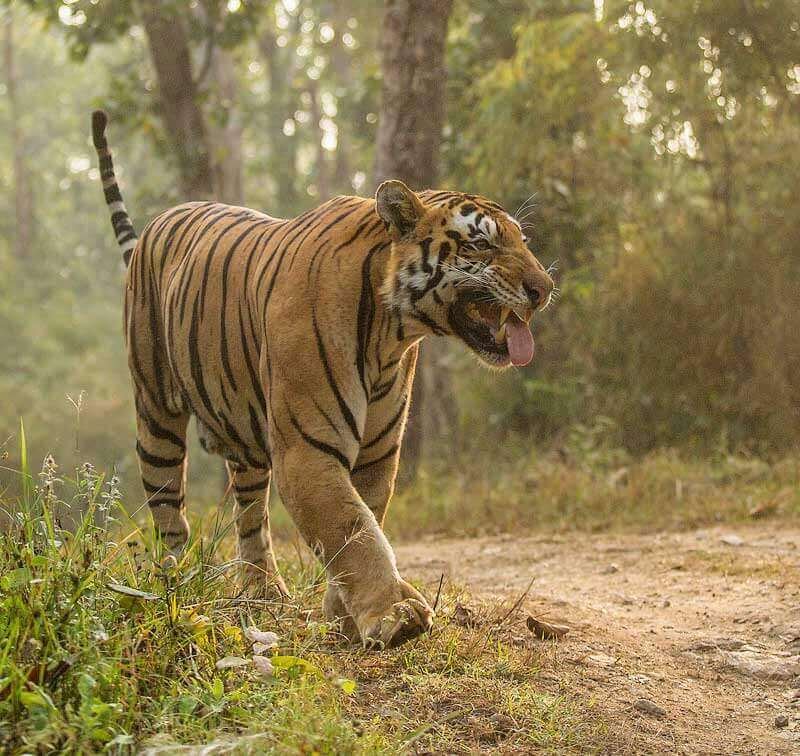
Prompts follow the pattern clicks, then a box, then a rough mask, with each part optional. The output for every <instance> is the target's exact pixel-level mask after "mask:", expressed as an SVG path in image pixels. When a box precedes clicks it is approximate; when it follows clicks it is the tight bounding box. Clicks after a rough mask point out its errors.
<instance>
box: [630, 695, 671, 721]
mask: <svg viewBox="0 0 800 756" xmlns="http://www.w3.org/2000/svg"><path fill="white" fill-rule="evenodd" d="M633 708H634V709H636V710H637V711H641V712H643V713H644V714H649V715H650V716H651V717H658V718H659V719H661V718H662V717H666V716H667V712H666V710H665V709H662V708H661V707H660V706H659V705H658V704H657V703H654V702H653V701H651V700H650V699H649V698H637V699H636V700H635V701H634V702H633Z"/></svg>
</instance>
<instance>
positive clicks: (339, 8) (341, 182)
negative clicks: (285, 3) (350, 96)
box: [331, 3, 353, 194]
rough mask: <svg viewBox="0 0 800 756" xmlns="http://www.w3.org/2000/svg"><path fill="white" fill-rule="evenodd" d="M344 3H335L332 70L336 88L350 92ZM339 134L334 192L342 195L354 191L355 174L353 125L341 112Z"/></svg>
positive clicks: (351, 82) (351, 75) (349, 65)
mask: <svg viewBox="0 0 800 756" xmlns="http://www.w3.org/2000/svg"><path fill="white" fill-rule="evenodd" d="M347 11H348V9H347V8H346V7H345V5H344V3H335V4H334V7H333V17H334V21H335V29H336V37H335V39H334V40H333V41H332V43H331V44H332V47H331V68H332V70H333V74H334V76H335V77H336V86H337V88H341V89H342V90H343V91H345V92H349V91H351V89H352V86H353V69H352V66H351V64H350V60H349V56H348V54H347V49H346V47H345V45H344V42H343V41H342V36H343V34H344V30H345V29H346V28H347V26H346V24H347V18H348V16H349V15H350V14H349V13H348V12H347ZM337 126H338V127H339V133H338V137H337V143H336V158H335V162H334V167H333V191H334V192H339V193H341V194H350V193H351V192H352V191H353V183H352V181H353V173H352V169H351V166H350V144H351V142H350V134H351V129H352V124H351V123H346V122H345V119H344V118H342V115H341V112H340V113H339V115H338V117H337Z"/></svg>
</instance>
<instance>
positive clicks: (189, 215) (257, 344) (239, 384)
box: [125, 197, 382, 467]
mask: <svg viewBox="0 0 800 756" xmlns="http://www.w3.org/2000/svg"><path fill="white" fill-rule="evenodd" d="M365 222H366V223H365ZM381 227H382V224H381V222H380V219H377V218H376V216H375V210H374V202H373V201H372V200H364V199H362V198H357V197H339V198H336V199H334V200H331V201H330V202H328V203H326V204H324V205H322V206H320V207H318V208H315V209H314V210H313V211H310V212H309V213H306V214H304V215H302V216H299V217H298V218H295V219H292V220H282V219H277V218H272V217H270V216H267V215H265V214H263V213H259V212H256V211H253V210H249V209H247V208H241V207H234V206H229V205H223V204H219V203H212V202H192V203H187V204H184V205H179V206H177V207H175V208H172V209H170V210H168V211H166V212H165V213H162V214H161V215H160V216H157V217H156V218H155V219H154V220H153V221H152V222H151V223H150V224H149V225H148V226H147V227H146V228H145V230H144V232H143V233H142V235H141V237H140V239H139V241H138V243H137V245H136V248H135V250H134V252H133V256H132V258H131V261H130V266H129V269H128V282H127V283H128V285H127V292H126V301H125V316H126V322H125V333H126V339H127V345H128V355H129V364H130V368H131V374H132V376H133V378H134V387H135V390H136V393H137V402H142V403H148V404H149V403H152V404H153V405H154V407H153V409H161V408H162V407H166V408H168V409H169V410H170V411H171V412H173V413H175V414H183V413H186V412H188V413H189V414H193V415H195V417H196V418H197V420H198V427H199V429H200V437H201V442H202V443H203V445H204V447H206V449H207V450H208V451H209V452H213V453H218V454H221V455H222V456H223V457H225V458H226V459H228V460H229V461H231V462H234V463H239V464H247V465H251V466H259V467H265V466H268V465H269V451H268V449H269V439H268V436H269V429H268V427H267V421H266V415H267V406H266V405H267V396H268V393H269V384H268V382H266V381H265V375H264V373H265V372H267V371H268V363H269V347H268V346H267V345H268V343H269V342H271V343H272V344H273V345H274V346H273V349H274V350H277V349H278V348H279V347H280V346H284V347H285V348H288V349H289V350H294V351H296V350H298V349H300V350H308V347H309V345H310V344H309V339H310V337H311V335H312V334H311V332H310V330H309V327H312V330H313V324H311V323H308V322H307V321H308V317H307V315H306V316H305V317H304V312H302V311H305V310H307V308H308V304H309V301H310V300H315V301H317V302H318V307H320V308H322V309H325V310H326V312H325V313H324V314H323V315H322V317H323V320H324V322H325V323H326V325H327V327H328V328H329V327H330V323H331V321H334V322H335V321H336V319H337V316H340V315H341V313H342V312H343V309H342V307H341V305H346V304H347V303H346V302H342V292H343V291H346V290H347V288H348V286H349V285H350V284H351V283H354V282H352V281H348V280H347V279H348V272H349V271H351V270H352V269H353V265H354V264H355V269H356V270H357V269H358V268H359V267H360V263H359V262H358V261H354V260H353V258H354V257H358V256H359V254H362V253H363V251H364V247H365V244H366V243H367V242H368V241H369V239H370V233H375V232H376V231H378V230H379V229H380V228H381ZM348 240H349V242H348ZM330 252H334V253H335V254H334V255H333V259H332V260H327V256H328V255H327V253H330ZM341 255H346V256H347V257H348V261H347V262H348V264H347V265H346V266H345V270H344V271H342V269H341V264H340V263H341V259H339V260H336V257H337V256H341ZM331 262H333V263H334V264H333V266H330V263H331ZM336 262H338V263H339V265H337V264H336ZM328 267H333V270H332V271H329V270H326V269H327V268H328ZM312 271H313V272H314V273H315V275H313V276H312V275H311V274H312ZM303 272H304V273H303ZM329 273H333V274H334V275H335V276H336V280H337V281H338V283H339V285H338V286H337V287H335V288H336V297H335V300H336V301H335V302H330V303H328V304H329V305H330V306H326V302H325V299H326V297H325V288H326V282H325V277H326V276H325V274H329ZM355 283H358V284H359V285H358V286H357V287H356V288H354V289H353V291H354V292H357V291H359V290H360V282H355ZM327 286H328V287H329V288H332V287H331V284H330V282H328V284H327ZM273 297H274V298H273ZM345 309H346V307H345ZM354 309H355V308H354ZM287 345H288V346H287ZM314 356H316V355H315V354H314V353H313V352H309V354H308V357H309V358H313V357H314ZM151 451H152V452H153V456H159V455H158V454H157V453H155V450H151ZM165 459H169V457H166V458H165Z"/></svg>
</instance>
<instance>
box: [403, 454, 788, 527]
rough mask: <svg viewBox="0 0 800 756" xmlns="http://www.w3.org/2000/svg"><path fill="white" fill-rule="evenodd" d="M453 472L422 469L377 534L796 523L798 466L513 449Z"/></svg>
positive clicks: (478, 457) (474, 457)
mask: <svg viewBox="0 0 800 756" xmlns="http://www.w3.org/2000/svg"><path fill="white" fill-rule="evenodd" d="M463 459H464V460H465V461H464V463H463V464H462V465H461V466H455V465H450V466H448V467H444V466H442V467H439V468H435V469H423V470H422V471H421V473H420V475H419V476H418V478H417V480H416V481H415V482H414V483H413V484H412V485H410V486H408V487H406V488H404V489H401V490H400V491H399V492H398V494H397V495H396V496H395V498H394V500H393V501H392V504H391V508H390V513H389V521H388V526H387V530H388V531H389V533H390V535H392V536H394V537H399V538H410V537H415V536H417V535H420V534H422V533H425V534H447V535H482V534H492V533H503V532H515V533H516V532H525V531H528V532H530V531H534V530H535V531H542V530H545V531H547V530H549V531H569V530H583V531H592V532H595V531H607V530H631V531H639V532H652V531H657V530H664V529H667V530H683V529H688V528H696V527H704V526H707V525H711V524H714V523H719V522H732V523H735V522H737V521H745V520H748V519H750V518H751V515H750V512H751V511H752V510H753V509H756V508H759V507H760V508H763V509H764V510H765V511H766V513H767V516H770V515H772V514H783V515H797V514H800V461H798V458H797V457H787V458H786V459H784V460H782V461H778V462H775V463H767V462H765V461H763V460H759V459H755V458H749V457H743V456H727V455H726V456H720V457H719V458H718V459H711V460H709V459H697V458H693V457H691V456H687V455H684V454H681V453H679V452H678V451H675V450H662V451H659V452H655V453H653V454H651V455H648V456H646V457H643V458H641V459H630V458H628V457H627V455H625V454H624V453H623V452H621V451H619V450H613V449H612V450H588V451H587V450H578V451H576V450H574V449H570V448H567V450H566V451H565V450H563V449H562V450H559V451H554V452H549V453H542V452H541V451H540V450H538V449H531V448H530V447H526V446H525V445H522V444H520V443H509V444H508V445H507V446H505V447H501V448H498V449H495V450H493V451H492V452H491V453H487V452H486V451H485V450H483V451H482V452H481V451H480V450H478V451H476V452H475V453H465V454H464V455H463Z"/></svg>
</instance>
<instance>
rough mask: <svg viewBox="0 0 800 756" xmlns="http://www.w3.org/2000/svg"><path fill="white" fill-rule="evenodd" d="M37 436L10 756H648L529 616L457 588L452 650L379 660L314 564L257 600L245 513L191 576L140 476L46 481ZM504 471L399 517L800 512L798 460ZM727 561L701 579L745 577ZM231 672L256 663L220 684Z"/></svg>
mask: <svg viewBox="0 0 800 756" xmlns="http://www.w3.org/2000/svg"><path fill="white" fill-rule="evenodd" d="M20 438H21V444H20V453H19V457H18V458H19V460H20V463H21V464H20V467H21V471H20V472H18V473H15V476H16V479H15V481H14V483H13V491H15V492H17V493H15V494H13V495H12V494H10V493H6V494H3V492H2V491H0V509H2V512H1V513H0V751H1V752H4V753H5V752H8V753H45V752H51V751H54V750H55V751H63V752H72V753H91V752H114V753H117V752H118V753H128V752H133V751H137V750H139V749H142V748H149V747H158V748H159V749H160V751H163V752H169V751H170V749H175V748H178V747H179V746H181V745H185V744H209V743H214V744H218V745H220V747H223V746H224V748H225V749H227V752H233V753H262V752H279V753H404V752H424V751H437V752H442V751H444V752H470V751H476V750H486V749H499V750H501V751H505V752H513V751H522V752H530V751H544V752H565V751H580V752H597V751H627V750H631V748H632V746H631V743H630V742H628V741H626V740H625V739H624V738H625V737H627V736H626V735H624V734H618V733H617V734H614V729H613V727H609V724H608V722H607V721H605V720H604V718H603V715H602V714H601V713H600V712H599V711H598V710H597V708H596V706H595V704H594V702H593V701H592V699H591V698H587V696H586V695H585V694H584V693H583V692H582V689H581V686H580V684H579V681H578V682H576V680H574V679H573V677H574V676H571V675H570V674H569V670H566V669H564V668H563V667H562V668H559V665H558V661H557V655H556V654H554V653H551V651H552V649H551V648H550V646H549V645H548V644H541V643H535V642H525V643H520V642H519V639H520V634H521V633H522V634H523V635H524V634H525V633H526V631H525V629H524V624H521V623H522V618H521V617H517V616H515V615H513V614H512V616H511V617H508V618H506V614H507V611H508V606H496V605H482V606H480V605H479V606H476V603H475V602H476V600H475V599H472V598H470V596H469V594H468V593H467V592H465V591H460V592H459V591H458V590H457V588H456V587H454V586H446V588H445V591H444V592H443V594H442V596H441V598H440V601H439V604H438V609H437V615H438V616H437V621H436V624H435V627H434V631H433V633H432V634H431V635H429V636H426V637H423V638H420V639H417V640H415V641H414V642H412V643H409V644H407V645H405V646H403V647H401V648H399V649H393V650H389V651H386V652H383V653H379V654H378V653H365V652H363V651H362V650H361V649H359V648H352V647H350V646H348V645H346V643H345V642H344V640H343V639H342V638H341V637H340V636H339V635H338V633H337V632H336V628H335V627H331V626H330V625H329V624H328V623H326V622H325V620H324V618H323V616H322V614H321V611H320V607H321V603H322V595H323V592H324V580H323V577H322V575H321V573H320V570H319V567H318V566H317V565H316V564H315V562H314V561H313V559H312V558H310V557H309V556H308V554H307V553H306V552H304V551H303V550H302V549H298V550H297V555H296V556H295V557H294V558H292V559H290V560H288V561H285V562H284V563H283V564H282V565H281V567H282V570H283V573H284V575H285V577H286V578H287V582H288V583H289V585H290V589H291V599H289V600H287V601H284V602H282V603H267V602H263V601H252V600H248V599H246V598H245V597H243V596H242V595H241V594H240V591H239V589H238V587H237V584H236V581H235V573H236V568H237V565H236V563H235V560H233V558H232V556H231V555H232V546H233V544H232V540H233V539H232V537H231V535H232V534H231V533H230V531H231V530H232V528H231V522H230V519H229V518H230V515H226V514H225V511H224V509H223V508H221V507H218V508H214V509H211V510H209V511H206V513H205V516H202V515H201V514H200V513H199V512H198V508H195V509H194V517H195V526H196V527H195V535H194V536H193V540H192V541H191V543H190V544H189V546H188V548H187V549H186V550H185V552H184V553H183V555H182V556H181V558H180V560H179V561H176V560H174V559H173V558H170V557H169V556H168V555H167V554H165V552H164V551H163V549H162V548H161V546H160V544H158V543H157V542H153V540H152V538H151V535H150V532H151V531H150V527H149V523H148V522H147V516H146V514H145V513H144V512H143V511H133V512H130V513H129V512H126V510H125V508H124V507H123V505H122V503H121V501H120V499H121V495H120V492H119V481H117V480H116V479H115V478H110V479H107V478H106V477H105V476H103V475H102V474H100V473H98V472H97V471H96V470H95V469H94V468H92V467H91V465H84V466H83V467H81V468H79V469H78V470H75V471H74V473H73V474H72V475H71V476H69V477H67V476H62V475H60V474H59V471H58V469H57V468H56V466H55V463H54V462H52V460H49V459H48V460H46V461H45V464H44V466H43V468H42V470H41V473H38V474H32V473H31V472H30V466H29V462H28V459H27V450H26V448H25V440H24V433H21V434H20ZM493 457H494V460H497V459H499V460H500V461H491V462H490V461H488V460H489V458H488V457H487V456H485V455H480V454H477V453H476V454H475V455H474V456H472V457H470V456H469V454H467V455H466V456H465V457H463V458H464V459H467V462H468V466H467V467H466V468H465V469H464V470H458V469H456V468H448V469H445V468H441V469H437V470H423V471H422V472H421V474H420V476H419V478H418V480H417V481H416V482H415V483H414V484H413V485H411V486H407V487H406V488H405V489H404V490H402V491H401V492H400V493H399V495H398V496H397V497H396V500H395V502H393V506H392V510H391V512H390V517H389V530H390V531H391V532H392V533H393V534H394V535H395V536H396V537H399V538H402V537H407V538H411V537H416V536H418V535H419V534H421V533H427V534H431V535H433V534H440V533H446V534H448V535H454V534H460V533H464V534H477V533H487V532H497V531H504V530H505V531H512V532H521V531H522V532H524V531H528V532H530V531H533V530H543V529H544V530H547V529H550V530H566V529H584V530H602V529H633V530H655V529H660V528H685V527H691V526H696V525H705V524H710V523H715V522H719V521H730V522H735V521H737V520H742V519H745V518H748V517H750V514H749V512H750V511H751V510H752V509H753V508H759V509H760V510H761V511H762V512H764V513H765V516H771V515H773V514H779V515H780V514H784V515H785V514H796V513H797V512H799V511H800V501H799V500H798V480H800V473H799V472H798V463H797V462H796V461H794V460H787V461H784V462H780V463H776V464H771V465H770V464H766V463H764V462H762V461H759V460H754V459H748V458H742V457H720V458H719V459H717V460H714V461H711V462H709V461H707V460H706V461H696V460H691V459H687V458H685V457H682V456H681V455H679V454H678V453H676V452H669V451H666V452H660V453H658V454H653V455H651V456H649V457H646V458H644V459H641V460H631V459H628V458H627V457H626V456H625V455H624V454H622V453H620V452H618V451H616V450H613V449H612V450H607V449H603V448H602V447H598V446H596V445H594V446H593V445H591V444H589V445H588V446H587V445H586V444H584V445H583V446H581V445H580V444H577V445H575V444H573V446H572V447H571V448H567V450H566V451H563V450H562V451H561V452H559V453H551V454H549V455H544V456H540V455H537V454H534V453H533V452H532V451H531V450H529V449H526V448H525V447H523V446H521V445H511V446H510V447H509V448H507V449H503V450H501V453H500V454H498V453H497V452H496V451H495V453H494V454H493ZM6 472H10V471H9V470H7V469H6ZM8 490H9V491H11V490H12V487H11V486H9V488H8ZM226 517H227V518H228V519H225V518H226ZM284 517H285V515H284ZM276 519H277V520H278V525H279V527H278V530H279V531H281V532H283V534H284V535H285V536H286V535H288V534H289V533H290V532H291V531H290V529H289V526H288V523H287V522H286V520H285V519H284V520H283V522H282V523H281V517H280V516H279V517H277V518H276ZM284 551H286V550H284ZM706 561H708V560H704V559H701V558H700V557H698V559H697V565H696V567H697V568H698V569H709V568H713V569H719V570H720V571H723V572H728V571H730V570H732V569H734V567H733V566H732V565H730V564H727V563H724V564H723V563H719V560H717V561H714V560H711V562H709V564H706ZM751 567H752V569H753V570H754V573H753V574H756V575H761V574H763V573H764V569H765V568H764V567H763V566H759V565H752V566H751ZM430 598H432V597H430ZM457 602H462V603H464V602H468V603H470V605H471V606H473V607H475V608H476V611H477V612H478V614H479V616H480V619H481V623H480V625H479V626H478V627H464V626H462V625H461V624H459V622H458V620H457V615H456V614H454V607H455V605H456V603H457ZM254 626H255V627H257V628H259V629H261V630H263V631H271V632H274V633H276V634H277V636H278V642H277V646H276V647H275V648H272V649H270V650H268V651H265V652H263V654H262V655H264V654H265V655H266V656H267V657H268V658H269V659H270V661H271V663H272V666H273V670H272V674H270V675H269V676H265V675H263V674H262V673H261V672H259V670H258V669H256V667H255V666H254V663H253V661H252V660H253V655H254V649H253V647H252V643H251V641H250V640H248V638H247V631H248V628H252V627H254ZM226 657H236V658H237V659H240V660H242V662H241V663H242V666H238V667H228V668H219V667H218V662H219V661H220V660H222V659H225V658H226Z"/></svg>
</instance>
